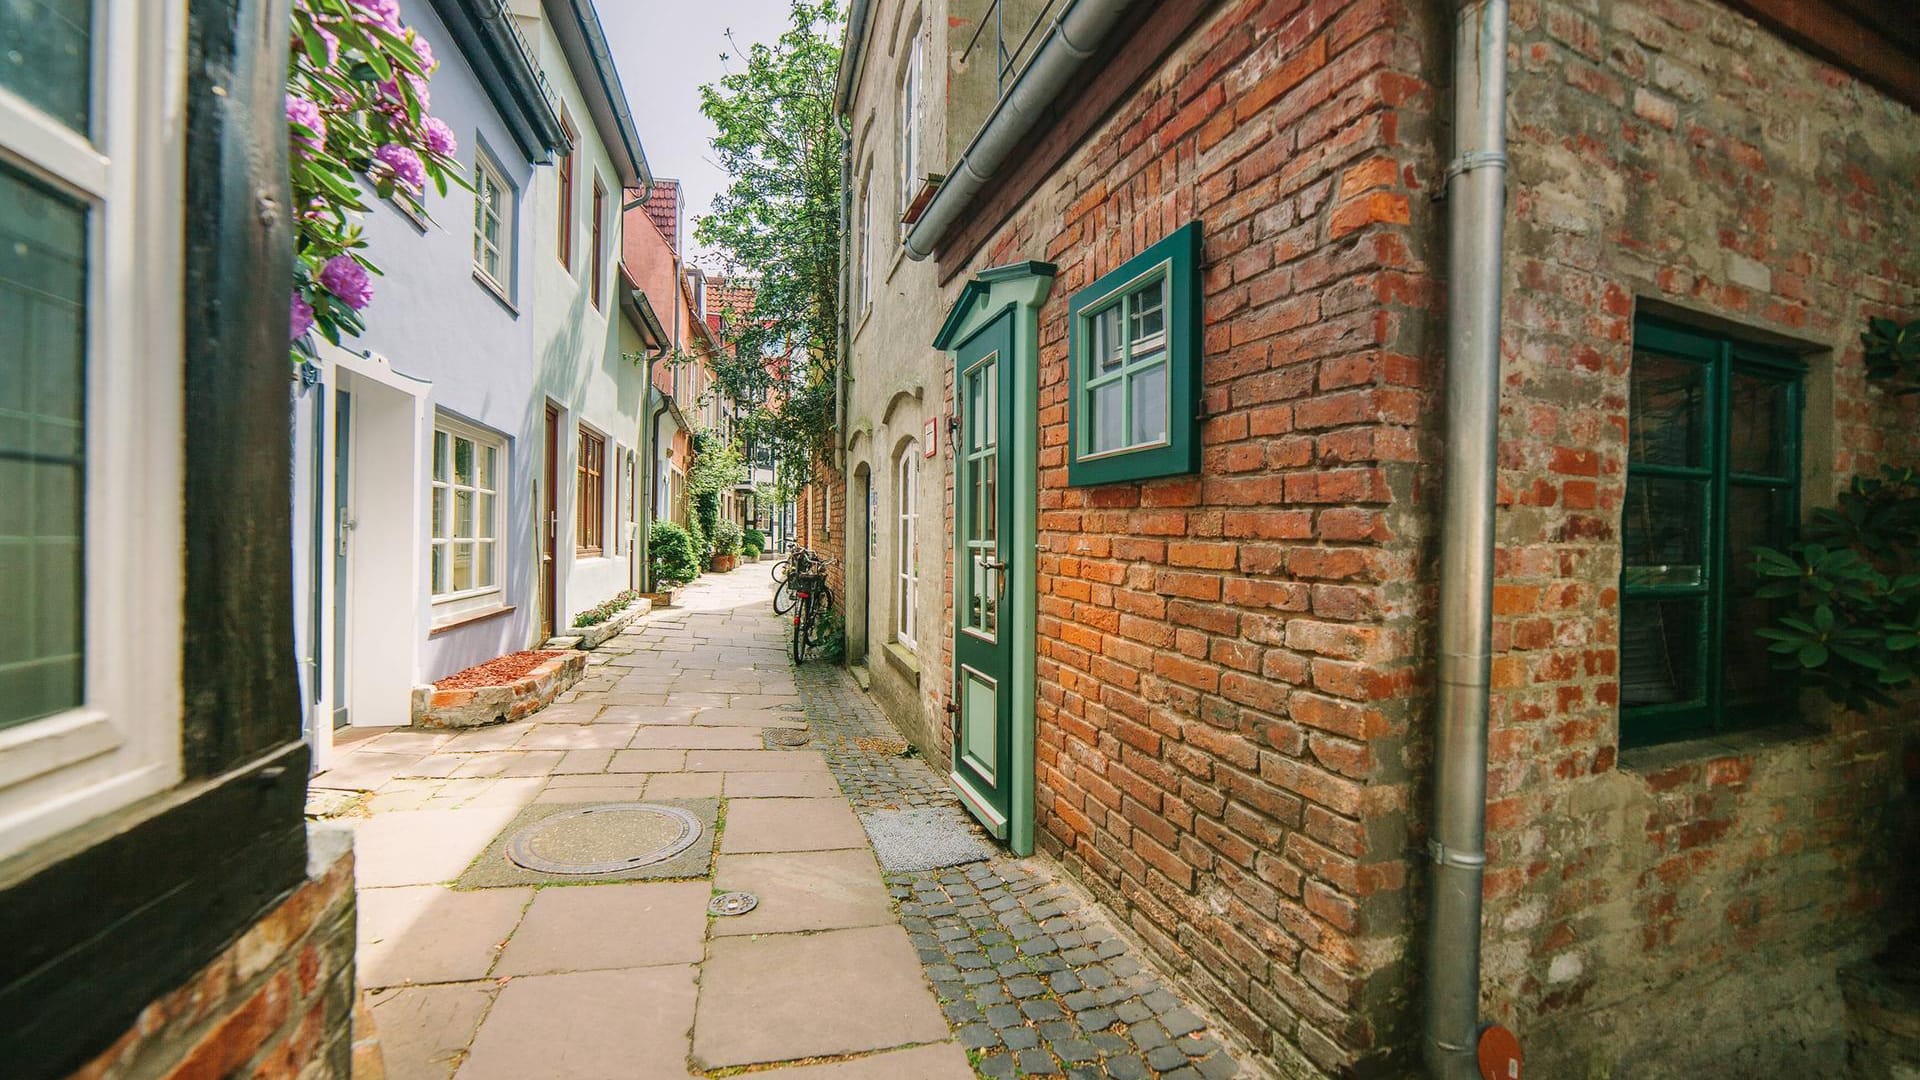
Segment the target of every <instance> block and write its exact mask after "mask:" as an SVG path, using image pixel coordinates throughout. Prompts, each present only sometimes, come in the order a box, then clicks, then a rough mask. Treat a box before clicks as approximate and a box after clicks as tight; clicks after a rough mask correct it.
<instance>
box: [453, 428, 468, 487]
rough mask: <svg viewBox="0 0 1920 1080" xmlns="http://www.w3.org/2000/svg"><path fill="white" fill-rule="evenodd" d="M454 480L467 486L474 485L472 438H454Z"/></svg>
mask: <svg viewBox="0 0 1920 1080" xmlns="http://www.w3.org/2000/svg"><path fill="white" fill-rule="evenodd" d="M453 482H454V483H456V484H462V485H465V486H467V487H472V486H473V441H472V440H471V439H459V438H456V439H454V440H453Z"/></svg>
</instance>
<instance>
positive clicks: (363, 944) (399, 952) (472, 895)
mask: <svg viewBox="0 0 1920 1080" xmlns="http://www.w3.org/2000/svg"><path fill="white" fill-rule="evenodd" d="M532 898H533V891H532V890H531V889H489V890H487V891H485V892H455V891H454V890H452V889H447V888H443V887H441V886H439V885H409V886H402V887H398V888H392V889H363V890H361V892H360V898H359V899H360V903H359V913H358V920H359V921H358V926H357V929H356V933H357V935H358V945H357V947H356V957H357V960H358V966H359V976H360V985H362V986H399V985H402V984H405V983H443V982H464V981H467V980H472V979H484V978H486V977H487V973H488V972H490V971H491V970H492V969H493V962H494V960H496V959H497V958H498V957H499V950H500V944H501V943H502V942H504V941H506V940H507V937H508V936H509V935H511V934H512V933H513V928H514V927H515V926H517V925H519V923H520V916H521V913H522V912H523V911H524V910H525V909H526V907H527V902H528V901H529V900H531V899H532Z"/></svg>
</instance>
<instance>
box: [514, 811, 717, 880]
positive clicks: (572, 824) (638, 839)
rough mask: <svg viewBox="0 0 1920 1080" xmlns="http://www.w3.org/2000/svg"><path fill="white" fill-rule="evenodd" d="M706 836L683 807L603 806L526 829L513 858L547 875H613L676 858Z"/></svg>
mask: <svg viewBox="0 0 1920 1080" xmlns="http://www.w3.org/2000/svg"><path fill="white" fill-rule="evenodd" d="M700 833H701V829H700V819H699V818H697V817H694V816H693V815H692V814H690V813H688V812H687V811H685V810H682V809H680V808H679V807H677V806H661V805H659V804H657V803H601V804H599V805H597V806H587V807H582V808H581V809H579V810H569V811H566V812H565V813H560V814H554V815H553V816H552V817H547V818H542V819H541V820H539V821H536V822H534V823H533V824H531V825H529V826H527V827H526V828H524V829H521V830H520V831H519V832H517V833H515V834H514V836H513V839H512V840H511V841H508V843H507V858H509V859H512V860H513V861H514V862H516V863H518V864H520V865H521V866H524V867H526V868H527V869H529V870H537V871H540V872H542V873H547V874H610V873H613V872H614V871H617V870H632V869H633V868H635V867H637V866H651V865H652V864H654V863H657V862H664V861H665V860H667V859H671V858H673V857H674V856H675V855H678V854H680V853H681V852H683V851H685V850H687V849H688V848H690V847H692V846H693V844H694V841H696V840H698V839H700Z"/></svg>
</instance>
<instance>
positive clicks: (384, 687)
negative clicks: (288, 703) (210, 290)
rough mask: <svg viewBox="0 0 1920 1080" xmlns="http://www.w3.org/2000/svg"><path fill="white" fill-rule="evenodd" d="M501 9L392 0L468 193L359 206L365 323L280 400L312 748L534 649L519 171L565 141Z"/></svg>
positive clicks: (461, 1)
mask: <svg viewBox="0 0 1920 1080" xmlns="http://www.w3.org/2000/svg"><path fill="white" fill-rule="evenodd" d="M505 6H506V5H505V4H504V3H503V2H502V0H402V4H401V7H402V12H403V18H404V19H405V21H406V22H407V23H408V25H410V26H412V27H414V28H415V29H416V30H418V31H419V33H420V34H421V35H422V36H423V37H425V38H426V39H427V41H428V42H429V43H430V44H431V45H432V46H433V48H434V50H435V53H436V55H437V58H438V59H439V61H440V67H439V70H438V71H437V72H435V74H434V75H433V78H432V80H431V83H430V91H431V97H432V107H431V111H432V113H433V115H435V116H437V117H439V118H440V119H442V120H444V121H445V122H446V123H447V124H448V125H449V126H450V127H452V129H453V130H454V132H455V133H456V135H457V136H458V138H459V140H460V149H459V156H460V159H461V161H462V163H463V165H464V166H465V168H466V172H467V175H468V177H469V178H470V180H472V182H473V185H474V190H473V191H465V190H460V189H451V190H449V192H448V193H447V194H446V195H445V196H444V197H442V196H439V195H437V194H434V193H431V192H430V193H429V194H428V197H427V199H426V205H427V208H428V211H429V213H430V214H431V218H430V219H427V218H420V217H416V216H415V215H414V214H412V213H411V212H409V211H408V210H407V209H404V208H402V207H401V206H399V205H398V204H396V203H392V202H387V201H378V202H377V203H376V205H375V206H374V208H373V210H372V212H371V213H370V214H368V215H367V218H366V221H365V231H366V236H367V239H368V243H369V248H370V251H369V254H370V255H371V257H372V259H373V260H374V262H376V263H377V264H378V265H379V266H380V268H381V270H382V271H383V276H381V277H379V278H377V279H376V281H375V289H376V292H375V298H374V301H373V304H372V305H371V307H370V308H369V309H368V310H367V312H366V314H367V322H368V331H367V333H366V334H365V335H364V336H362V337H360V338H358V339H355V340H352V341H351V342H349V343H348V347H347V348H333V347H330V346H325V345H323V346H322V349H321V360H320V363H318V364H316V365H312V366H310V368H309V369H308V370H307V371H305V372H304V373H303V377H302V379H301V380H300V381H299V382H298V383H296V385H295V388H294V398H293V411H294V417H295V436H294V438H295V446H294V452H295V465H294V469H295V474H294V487H295V497H294V553H293V556H294V574H295V605H296V614H297V635H296V647H297V649H298V657H299V660H300V671H301V681H302V689H303V701H304V703H305V705H306V707H307V709H308V712H309V717H308V733H309V739H310V741H312V742H313V744H314V749H315V755H316V758H317V759H318V762H317V764H319V765H320V767H324V765H325V759H326V758H327V757H328V756H329V754H330V751H331V744H332V733H333V731H334V730H335V728H336V727H339V726H343V725H347V724H353V725H382V726H383V725H396V724H405V723H407V722H408V718H409V707H410V699H411V693H412V689H413V687H414V686H416V685H417V684H419V683H423V682H430V681H432V680H434V679H436V678H439V677H441V676H443V675H446V674H448V673H450V672H453V671H457V670H459V669H461V668H464V667H467V666H470V665H472V664H476V663H479V662H482V661H485V660H487V659H490V658H492V657H495V656H499V655H501V654H502V653H507V652H512V651H515V650H517V649H522V648H526V647H528V646H529V645H532V644H535V643H536V641H535V638H536V635H537V634H538V629H537V627H538V623H539V611H538V606H539V600H538V596H537V595H536V575H537V569H538V558H539V557H538V554H537V552H538V548H537V544H536V542H535V526H536V522H535V520H534V519H535V507H536V506H537V505H538V503H537V501H536V498H535V488H536V484H537V477H538V475H539V472H540V470H541V468H542V462H543V460H544V454H545V449H546V448H545V447H544V446H543V444H542V439H543V435H544V429H543V412H544V409H543V405H542V403H541V400H540V397H539V395H538V394H536V392H535V387H534V379H535V369H534V365H533V363H532V358H533V354H534V331H533V324H534V318H533V303H534V297H533V291H534V282H533V278H534V273H533V268H532V262H533V257H534V253H535V250H536V247H537V246H538V245H537V244H536V242H535V240H534V236H533V227H534V219H535V216H536V215H535V214H534V212H533V209H532V206H531V198H532V193H533V191H534V190H535V188H536V183H537V181H536V177H537V176H539V175H540V174H541V173H542V172H546V173H551V172H552V171H553V168H552V166H551V164H550V163H551V162H552V161H554V160H555V159H556V157H557V155H560V154H562V153H564V152H565V148H566V146H567V137H566V134H565V133H564V131H563V128H562V125H561V121H560V111H559V107H558V104H557V102H556V100H555V98H554V96H553V94H552V92H551V90H550V89H549V86H548V83H547V80H546V79H545V77H544V76H543V75H542V74H541V71H540V67H539V64H538V62H537V60H536V56H537V53H536V51H535V48H534V47H533V46H532V45H530V44H529V43H528V42H527V40H526V39H525V38H524V37H523V36H522V35H521V34H520V32H519V30H518V29H517V27H516V25H515V21H514V20H513V19H512V18H511V17H510V16H509V15H508V13H507V12H506V11H505V10H504V8H505Z"/></svg>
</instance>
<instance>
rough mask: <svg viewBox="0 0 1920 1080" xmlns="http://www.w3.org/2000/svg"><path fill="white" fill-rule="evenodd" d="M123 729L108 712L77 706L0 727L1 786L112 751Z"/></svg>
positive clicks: (7, 785)
mask: <svg viewBox="0 0 1920 1080" xmlns="http://www.w3.org/2000/svg"><path fill="white" fill-rule="evenodd" d="M121 741H122V740H121V736H120V731H119V729H118V728H116V727H114V726H113V722H112V721H111V720H109V719H108V718H107V714H106V713H103V712H100V711H98V710H96V709H73V710H70V711H68V712H64V713H56V714H54V715H52V716H43V717H41V718H40V719H38V720H29V721H28V722H26V723H24V724H20V725H18V726H16V727H12V728H8V729H6V730H4V731H0V788H7V787H12V786H13V785H15V784H18V783H22V782H24V781H27V780H31V779H33V778H34V777H36V776H44V775H46V774H47V773H50V772H53V771H54V770H56V769H64V768H66V767H67V766H69V765H72V764H75V763H77V762H81V761H85V760H87V759H88V758H94V757H99V756H100V755H101V754H106V753H111V752H112V751H113V750H114V749H115V748H117V747H118V746H119V745H120V743H121Z"/></svg>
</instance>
